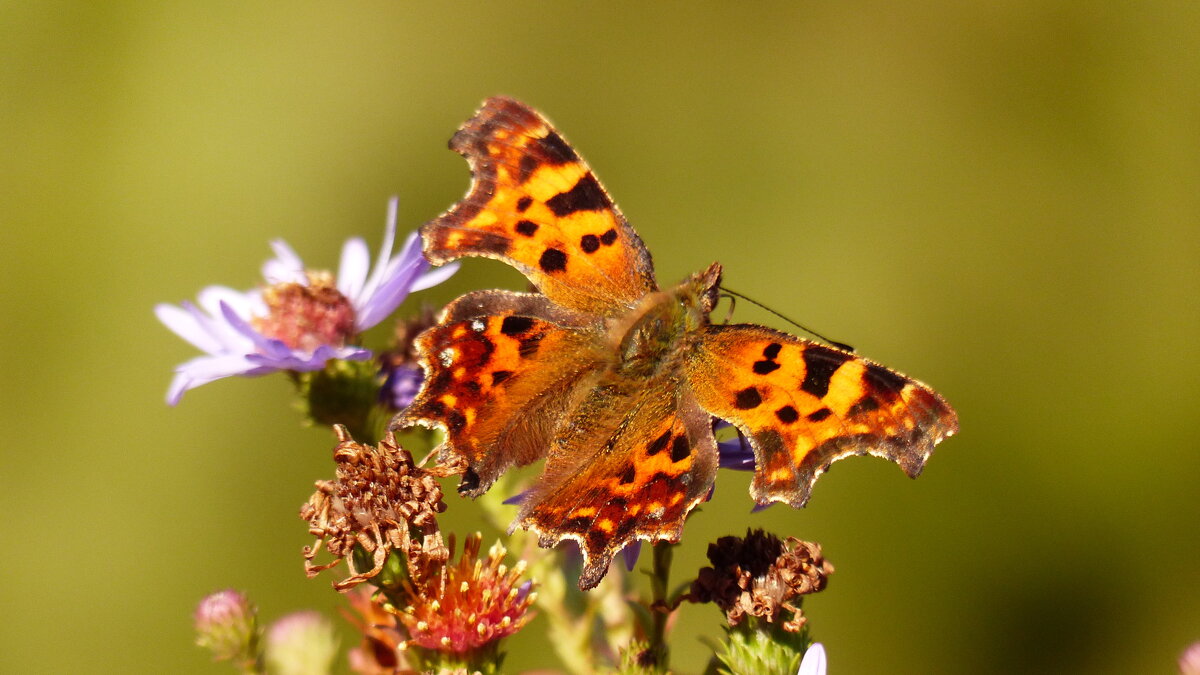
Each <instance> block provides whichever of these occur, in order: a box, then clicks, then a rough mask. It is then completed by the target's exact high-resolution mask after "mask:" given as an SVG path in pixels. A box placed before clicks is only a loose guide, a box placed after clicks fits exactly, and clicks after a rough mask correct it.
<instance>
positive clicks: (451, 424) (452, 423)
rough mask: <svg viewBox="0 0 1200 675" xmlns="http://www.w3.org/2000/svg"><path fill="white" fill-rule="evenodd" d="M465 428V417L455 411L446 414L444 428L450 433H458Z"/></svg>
mask: <svg viewBox="0 0 1200 675" xmlns="http://www.w3.org/2000/svg"><path fill="white" fill-rule="evenodd" d="M466 426H467V416H466V415H463V414H462V413H461V412H459V411H457V410H451V411H450V412H449V413H447V414H446V428H447V429H449V430H450V431H451V432H452V433H458V432H460V431H462V430H463V428H465V427H466Z"/></svg>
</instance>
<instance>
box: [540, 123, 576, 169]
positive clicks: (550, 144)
mask: <svg viewBox="0 0 1200 675" xmlns="http://www.w3.org/2000/svg"><path fill="white" fill-rule="evenodd" d="M531 145H532V146H534V147H536V148H537V149H538V150H539V151H541V154H542V158H543V159H544V160H545V161H547V162H549V163H551V164H569V163H571V162H577V161H579V155H577V154H575V151H574V150H572V149H571V146H569V145H567V142H566V141H564V140H563V138H562V136H559V135H558V134H557V133H555V132H553V131H551V132H550V133H548V134H546V136H545V137H544V138H538V139H535V140H534V141H533V143H531Z"/></svg>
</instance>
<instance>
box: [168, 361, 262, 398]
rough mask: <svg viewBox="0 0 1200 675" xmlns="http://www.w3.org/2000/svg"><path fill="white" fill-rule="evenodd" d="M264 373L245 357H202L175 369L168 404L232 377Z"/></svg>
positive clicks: (169, 388) (169, 389)
mask: <svg viewBox="0 0 1200 675" xmlns="http://www.w3.org/2000/svg"><path fill="white" fill-rule="evenodd" d="M263 372H267V371H263V370H261V369H260V368H259V367H258V366H257V365H255V364H253V363H251V362H250V361H248V360H247V359H246V357H245V356H244V355H240V354H225V355H220V356H200V357H197V358H194V359H192V360H190V361H186V362H184V363H183V364H181V365H180V366H179V367H177V368H176V369H175V378H174V379H172V380H171V386H170V387H168V388H167V404H168V405H175V404H177V403H179V400H180V399H181V398H183V394H184V392H186V391H187V390H189V389H195V388H196V387H199V386H201V385H204V384H208V383H209V382H213V381H215V380H219V379H221V378H225V377H229V376H231V375H255V374H261V373H263Z"/></svg>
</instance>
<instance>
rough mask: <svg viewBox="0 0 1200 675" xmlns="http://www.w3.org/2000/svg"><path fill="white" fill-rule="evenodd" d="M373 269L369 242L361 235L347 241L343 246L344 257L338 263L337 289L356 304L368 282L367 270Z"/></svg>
mask: <svg viewBox="0 0 1200 675" xmlns="http://www.w3.org/2000/svg"><path fill="white" fill-rule="evenodd" d="M370 271H371V251H370V250H369V249H368V248H367V242H365V241H363V240H362V239H361V238H360V237H354V238H353V239H349V240H347V241H346V244H345V245H344V246H342V259H341V262H339V263H338V274H337V289H338V290H339V291H341V293H342V295H344V296H346V297H347V298H349V299H350V302H351V304H355V303H356V302H357V301H358V299H359V296H360V295H361V294H362V290H363V284H365V283H367V272H370Z"/></svg>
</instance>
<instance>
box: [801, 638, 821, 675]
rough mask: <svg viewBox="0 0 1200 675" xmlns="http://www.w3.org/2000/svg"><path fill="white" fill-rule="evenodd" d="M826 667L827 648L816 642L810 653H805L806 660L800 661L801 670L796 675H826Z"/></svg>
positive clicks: (809, 649)
mask: <svg viewBox="0 0 1200 675" xmlns="http://www.w3.org/2000/svg"><path fill="white" fill-rule="evenodd" d="M825 667H826V666H825V647H824V646H822V645H821V643H820V642H814V643H812V645H810V646H809V648H808V651H806V652H804V659H803V660H802V661H800V670H798V671H796V675H825Z"/></svg>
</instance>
